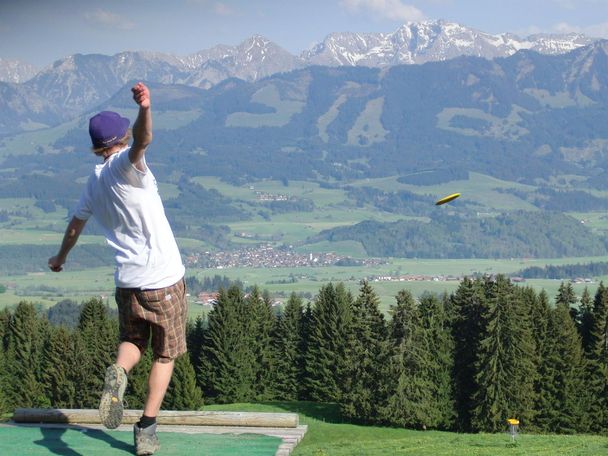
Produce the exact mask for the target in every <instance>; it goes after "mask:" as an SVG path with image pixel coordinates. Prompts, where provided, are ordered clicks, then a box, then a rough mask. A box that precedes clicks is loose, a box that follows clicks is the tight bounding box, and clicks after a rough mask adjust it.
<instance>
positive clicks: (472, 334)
mask: <svg viewBox="0 0 608 456" xmlns="http://www.w3.org/2000/svg"><path fill="white" fill-rule="evenodd" d="M450 303H451V307H452V309H453V323H452V334H453V337H454V347H455V349H454V391H455V407H456V414H457V415H456V416H457V418H456V426H457V429H458V430H460V431H465V432H467V431H471V429H472V428H471V412H472V409H473V406H474V404H473V394H474V393H475V391H477V389H478V385H477V382H476V377H477V367H476V360H477V359H476V357H477V352H478V350H479V345H480V341H481V337H482V331H483V328H484V320H483V315H484V313H485V312H486V309H487V303H486V297H485V293H484V289H483V283H482V281H481V280H479V279H478V280H475V281H473V280H471V279H469V278H468V277H465V278H464V279H463V280H462V282H461V283H460V285H459V286H458V289H457V290H456V292H455V293H454V294H453V295H452V296H451V298H450Z"/></svg>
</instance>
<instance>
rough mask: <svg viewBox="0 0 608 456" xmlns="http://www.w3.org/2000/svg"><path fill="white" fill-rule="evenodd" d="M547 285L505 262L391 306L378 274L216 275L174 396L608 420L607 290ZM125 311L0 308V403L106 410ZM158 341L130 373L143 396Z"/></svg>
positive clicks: (355, 411) (377, 421)
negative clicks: (352, 286) (249, 285)
mask: <svg viewBox="0 0 608 456" xmlns="http://www.w3.org/2000/svg"><path fill="white" fill-rule="evenodd" d="M549 301H550V299H549V296H548V295H547V294H546V293H545V292H544V291H541V292H539V293H537V292H536V291H535V290H533V289H531V288H529V287H522V286H519V285H515V284H513V283H511V281H510V280H509V279H508V278H507V277H505V276H500V275H499V276H495V277H489V276H488V277H479V278H475V279H473V278H465V279H463V281H462V282H461V283H460V284H459V286H458V288H457V289H456V291H455V292H453V293H452V294H449V295H448V294H444V295H435V294H429V293H426V294H423V295H421V296H419V297H417V298H416V297H414V296H413V295H412V294H411V293H410V292H409V291H408V290H406V289H403V290H401V291H399V293H398V294H397V296H396V298H395V303H394V305H393V306H392V307H391V309H390V312H389V315H388V316H386V315H385V314H383V313H382V312H380V311H379V308H378V304H379V300H378V297H377V295H376V293H375V291H374V289H373V287H372V286H371V285H370V284H369V283H368V282H365V281H364V282H362V283H361V285H360V288H359V291H358V294H357V295H356V296H355V295H353V294H352V293H351V292H349V291H347V289H346V288H345V286H344V285H343V284H342V283H327V284H324V285H322V286H321V288H320V290H319V292H318V294H317V296H316V297H315V298H314V299H313V300H312V301H311V302H306V303H305V302H304V301H303V300H302V298H301V297H299V296H298V295H297V294H295V293H293V294H292V295H291V297H290V298H289V300H288V302H287V303H286V304H285V306H284V307H283V308H281V309H280V310H276V309H275V308H273V307H272V305H271V300H270V297H269V295H268V293H266V292H263V291H260V290H259V289H258V288H255V287H254V288H253V289H251V290H249V291H248V292H245V291H244V290H243V289H242V287H241V286H239V284H232V285H229V286H228V287H227V288H221V289H220V292H219V297H218V299H217V303H216V305H215V306H214V307H213V309H212V310H211V311H210V312H209V314H208V315H207V317H206V318H202V317H198V318H197V319H196V320H194V321H190V322H189V325H188V329H187V338H188V347H189V351H188V354H187V355H184V356H182V357H181V358H179V359H178V360H177V362H176V368H175V373H174V376H173V380H172V383H171V386H170V389H169V391H168V394H167V396H166V398H165V402H164V404H163V408H164V409H174V410H196V409H200V408H201V407H203V406H204V403H206V404H212V403H217V404H220V403H235V402H258V401H279V400H280V401H293V400H307V401H313V402H324V403H327V402H330V403H335V404H338V405H339V407H340V410H341V412H342V416H343V419H344V420H346V421H349V422H353V423H359V424H374V425H385V426H392V427H402V428H403V427H405V428H411V429H440V430H454V431H460V432H498V431H502V430H504V428H505V422H506V420H507V419H508V418H517V419H519V420H520V423H521V426H522V429H524V430H525V431H526V432H538V433H563V434H570V433H605V432H606V431H608V412H607V410H608V288H606V287H605V286H604V284H603V283H602V284H600V286H599V287H598V289H597V291H596V293H595V295H594V296H592V295H591V294H590V293H589V292H587V291H586V290H585V291H584V292H583V293H582V296H576V295H575V293H574V291H573V289H572V286H571V284H569V283H562V285H561V286H560V288H559V292H558V295H557V296H556V297H555V305H550V304H549ZM117 340H118V322H117V321H116V316H115V314H113V313H112V312H110V310H109V308H108V306H107V305H106V304H105V303H104V302H102V301H101V300H100V299H97V298H94V299H90V300H88V301H86V302H84V303H82V305H80V314H79V318H78V319H77V321H75V322H73V323H72V324H65V323H63V324H57V322H54V323H51V322H50V320H49V318H48V317H47V316H46V315H41V314H39V313H38V312H37V311H36V307H35V306H34V305H33V304H31V303H28V302H21V303H19V304H18V305H17V306H16V307H14V308H13V309H4V310H2V311H1V312H0V413H10V412H11V411H12V410H13V409H14V408H16V407H58V408H97V405H98V400H99V397H100V394H101V389H102V382H103V373H104V371H105V368H106V366H107V365H108V364H110V363H111V362H113V357H114V352H115V348H116V343H117ZM151 362H152V360H151V355H150V352H149V351H148V352H146V356H144V357H143V359H142V362H141V363H140V364H139V365H138V366H137V367H136V368H135V369H134V370H133V371H132V372H131V373H130V374H129V386H128V389H127V393H126V401H127V403H128V407H129V408H139V407H142V405H143V400H144V394H145V390H146V380H147V379H146V376H147V372H148V370H149V367H150V363H151Z"/></svg>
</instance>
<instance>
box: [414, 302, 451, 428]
mask: <svg viewBox="0 0 608 456" xmlns="http://www.w3.org/2000/svg"><path fill="white" fill-rule="evenodd" d="M448 302H449V300H448V299H447V296H446V297H444V299H442V300H440V299H439V298H438V297H437V296H436V295H433V294H429V293H426V294H423V295H422V296H421V297H420V303H419V306H418V309H419V312H420V322H421V326H422V328H423V330H424V333H425V338H426V340H427V343H428V345H429V350H430V354H431V358H430V363H429V372H428V376H429V378H430V381H431V384H432V386H433V394H432V395H431V400H432V402H433V403H434V405H433V406H432V410H433V411H434V412H435V415H434V416H433V420H432V421H431V422H430V423H429V425H430V426H431V427H434V428H439V429H444V430H449V429H453V428H454V427H455V417H456V411H455V408H454V387H453V383H452V372H453V370H454V339H453V337H452V333H451V321H450V317H449V313H448V312H449V310H448V309H446V303H448Z"/></svg>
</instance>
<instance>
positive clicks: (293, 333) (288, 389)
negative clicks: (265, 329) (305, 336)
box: [273, 293, 303, 401]
mask: <svg viewBox="0 0 608 456" xmlns="http://www.w3.org/2000/svg"><path fill="white" fill-rule="evenodd" d="M302 319H303V311H302V299H300V298H299V297H298V296H297V295H296V294H295V293H292V294H291V296H290V297H289V300H288V301H287V305H286V306H285V310H284V311H283V313H282V314H281V315H279V317H278V318H277V321H276V328H275V330H274V332H273V348H274V362H273V371H274V375H273V377H274V379H273V390H274V395H275V397H276V399H278V400H286V401H295V400H297V399H298V392H299V389H300V386H299V383H300V379H301V376H302V369H303V364H302V361H303V360H302V357H303V353H302V352H301V349H302Z"/></svg>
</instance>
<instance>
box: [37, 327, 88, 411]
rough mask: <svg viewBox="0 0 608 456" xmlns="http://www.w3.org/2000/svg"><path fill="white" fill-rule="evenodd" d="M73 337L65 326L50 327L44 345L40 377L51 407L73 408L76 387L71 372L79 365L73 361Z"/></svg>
mask: <svg viewBox="0 0 608 456" xmlns="http://www.w3.org/2000/svg"><path fill="white" fill-rule="evenodd" d="M73 352H74V347H73V338H72V336H71V334H70V332H69V331H68V330H67V329H66V328H65V327H58V328H51V330H50V333H49V337H48V340H47V343H46V344H45V346H44V356H43V360H42V379H43V382H44V388H45V393H46V396H47V397H48V399H49V400H50V403H51V405H52V406H53V407H58V408H73V407H74V404H75V403H76V387H77V385H75V384H74V382H73V379H72V377H73V372H74V370H75V369H79V368H80V366H75V365H74V364H73V363H72V361H73Z"/></svg>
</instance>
